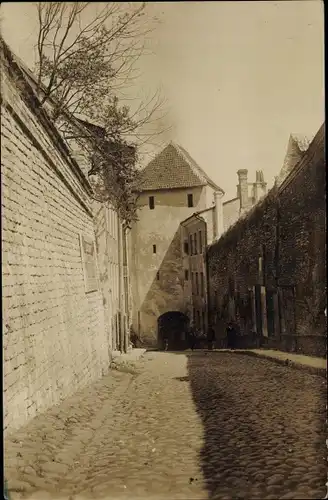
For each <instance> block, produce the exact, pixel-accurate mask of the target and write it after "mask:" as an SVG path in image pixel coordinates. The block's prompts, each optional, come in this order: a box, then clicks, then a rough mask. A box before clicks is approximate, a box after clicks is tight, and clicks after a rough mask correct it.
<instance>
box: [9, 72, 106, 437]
mask: <svg viewBox="0 0 328 500" xmlns="http://www.w3.org/2000/svg"><path fill="white" fill-rule="evenodd" d="M2 98H3V104H4V105H2V109H1V116H2V124H1V127H2V130H1V132H2V141H1V146H2V154H1V164H2V165H1V168H2V225H3V232H2V244H3V247H2V275H3V326H4V331H3V348H4V411H5V415H4V426H5V429H6V431H7V432H9V431H11V430H13V429H15V428H18V427H20V426H22V425H23V424H25V423H26V422H27V421H29V420H30V419H32V418H33V417H34V416H35V415H36V414H37V413H38V412H42V411H44V410H45V409H46V408H48V407H50V406H52V405H54V404H56V403H58V402H59V401H60V400H61V399H63V398H65V397H66V396H67V395H69V394H70V393H73V392H74V391H76V390H77V389H79V388H81V387H83V386H85V385H87V384H88V383H90V382H92V381H93V380H95V379H97V378H99V377H100V376H101V375H102V373H103V372H104V371H106V370H107V369H108V360H109V358H108V347H109V346H108V335H107V334H106V329H105V327H104V311H103V299H102V295H101V292H100V290H98V291H94V292H91V293H85V282H84V273H83V267H82V261H81V252H80V243H79V235H80V234H81V233H82V234H84V235H85V236H88V237H91V238H94V227H93V219H92V214H91V212H89V211H88V207H89V206H90V203H89V200H88V196H87V194H86V193H85V192H84V190H83V188H82V187H81V184H80V183H79V182H78V180H77V179H76V177H75V176H74V174H73V173H72V171H71V170H70V168H69V167H68V164H67V163H66V162H65V160H64V158H63V156H61V155H60V154H59V153H58V152H57V150H56V148H55V146H54V143H53V142H52V141H51V139H50V138H49V136H48V135H47V133H46V132H45V130H44V129H43V128H42V127H41V125H40V124H39V122H38V121H37V119H36V117H35V115H34V114H32V113H31V111H30V110H29V109H28V108H27V106H25V104H24V102H23V101H22V100H21V98H20V96H19V95H18V92H17V91H16V87H14V86H13V85H12V83H11V81H9V80H8V79H7V78H6V77H5V76H3V78H2ZM6 103H9V104H10V105H11V106H12V107H13V108H14V110H15V112H16V113H17V114H18V116H19V117H20V119H21V120H22V121H23V123H24V124H25V126H26V127H27V128H28V130H29V131H30V133H31V134H32V136H33V138H34V140H35V141H36V142H35V143H33V141H32V140H31V139H30V138H28V137H27V135H26V131H25V132H24V130H23V129H22V127H21V125H20V124H19V123H18V121H17V119H15V118H13V116H12V115H11V114H10V113H9V111H8V110H7V108H6V107H5V104H6ZM35 144H37V147H36V145H35ZM41 151H46V152H47V154H48V155H49V158H51V159H52V161H53V162H54V164H55V165H56V168H57V169H58V172H60V174H61V175H62V176H63V178H64V179H65V181H66V182H67V185H65V183H64V182H63V180H62V179H60V178H59V177H58V174H57V173H56V172H55V171H54V169H53V166H52V165H50V164H49V163H48V162H47V161H46V160H45V158H44V156H43V154H42V153H41ZM69 187H70V188H71V189H69ZM82 202H83V203H84V205H83V204H82Z"/></svg>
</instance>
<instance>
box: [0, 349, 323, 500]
mask: <svg viewBox="0 0 328 500" xmlns="http://www.w3.org/2000/svg"><path fill="white" fill-rule="evenodd" d="M325 400H326V384H325V380H324V379H323V378H322V377H320V376H316V375H310V374H308V373H306V372H302V371H299V370H294V369H291V368H290V367H287V366H286V367H285V366H281V365H277V364H275V363H272V362H270V361H267V360H263V359H258V358H255V357H248V356H244V355H238V356H237V355H236V354H234V353H217V352H212V353H208V354H207V353H202V352H194V353H192V354H191V355H186V354H182V353H181V354H174V353H157V352H148V353H146V355H145V356H144V357H143V358H142V359H141V360H140V361H138V362H137V363H136V372H135V373H121V372H115V371H114V372H113V373H110V374H109V375H107V376H106V377H104V378H103V379H102V380H100V381H98V382H97V383H95V384H94V385H93V386H90V387H89V388H87V389H85V390H83V391H82V392H80V393H78V394H75V395H74V396H72V397H71V398H69V399H67V400H65V401H64V402H63V403H62V404H61V405H60V406H57V407H55V408H52V409H51V410H49V411H48V412H46V413H45V414H43V415H40V416H39V417H37V418H36V419H34V421H32V422H31V423H30V424H29V425H28V426H27V427H25V428H23V429H21V430H20V431H18V432H16V434H15V435H13V436H10V437H8V438H7V440H6V442H5V476H6V478H7V480H8V483H9V490H10V494H11V498H12V499H13V500H16V499H18V498H30V499H32V498H33V499H40V500H41V499H43V500H47V499H48V498H52V499H70V500H77V499H80V498H81V499H82V498H85V499H98V498H99V499H100V498H105V499H106V498H107V499H119V500H123V499H126V500H127V499H131V500H132V499H134V498H140V499H141V498H143V499H145V500H150V499H154V500H155V499H156V500H157V499H158V500H160V499H174V500H178V499H187V498H190V499H221V500H224V499H226V500H228V499H253V498H254V499H256V498H263V499H266V500H269V499H288V498H289V499H302V498H304V499H305V498H306V499H319V498H324V496H325V494H326V488H325V482H326V462H325V457H326V447H325V439H326V435H325Z"/></svg>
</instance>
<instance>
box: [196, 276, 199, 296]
mask: <svg viewBox="0 0 328 500" xmlns="http://www.w3.org/2000/svg"><path fill="white" fill-rule="evenodd" d="M196 295H199V284H198V273H196Z"/></svg>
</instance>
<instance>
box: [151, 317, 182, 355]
mask: <svg viewBox="0 0 328 500" xmlns="http://www.w3.org/2000/svg"><path fill="white" fill-rule="evenodd" d="M188 323H189V318H188V316H186V315H185V314H183V313H182V312H179V311H168V312H166V313H164V314H162V315H161V316H160V317H159V318H158V320H157V325H158V344H159V347H163V345H164V338H165V337H167V339H168V341H169V349H170V350H171V349H184V348H185V347H186V330H187V326H188Z"/></svg>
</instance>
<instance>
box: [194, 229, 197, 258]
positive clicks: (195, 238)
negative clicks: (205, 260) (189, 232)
mask: <svg viewBox="0 0 328 500" xmlns="http://www.w3.org/2000/svg"><path fill="white" fill-rule="evenodd" d="M194 249H195V255H197V233H195V234H194Z"/></svg>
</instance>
